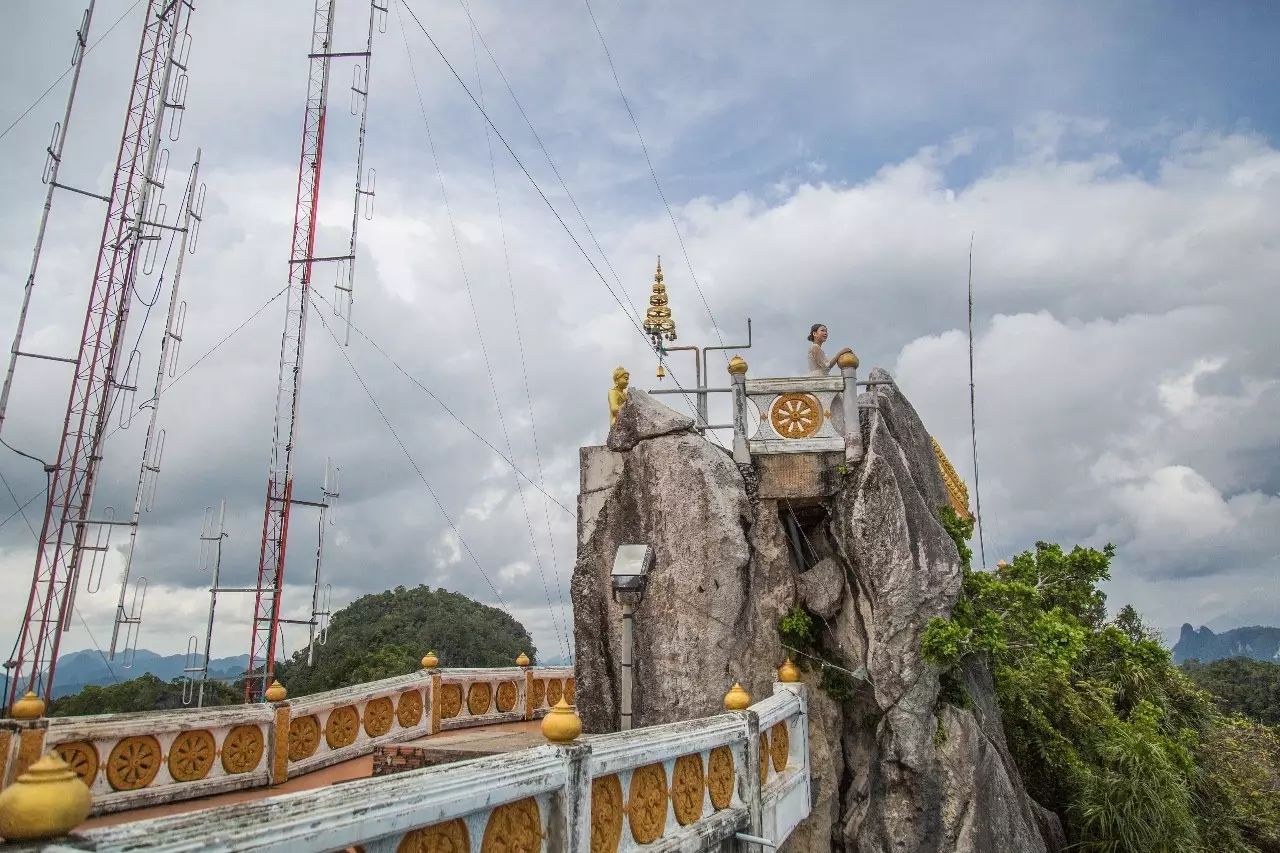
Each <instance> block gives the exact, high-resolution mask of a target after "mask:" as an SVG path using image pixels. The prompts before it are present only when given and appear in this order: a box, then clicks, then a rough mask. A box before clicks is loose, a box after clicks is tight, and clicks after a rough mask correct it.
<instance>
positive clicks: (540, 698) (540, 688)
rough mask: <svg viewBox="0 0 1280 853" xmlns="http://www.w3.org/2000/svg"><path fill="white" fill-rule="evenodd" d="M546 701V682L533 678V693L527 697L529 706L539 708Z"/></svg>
mask: <svg viewBox="0 0 1280 853" xmlns="http://www.w3.org/2000/svg"><path fill="white" fill-rule="evenodd" d="M546 701H547V682H545V681H543V680H542V679H541V678H535V679H534V680H533V694H532V695H531V696H530V697H529V708H530V709H533V708H541V707H542V706H543V705H544V704H545V703H546Z"/></svg>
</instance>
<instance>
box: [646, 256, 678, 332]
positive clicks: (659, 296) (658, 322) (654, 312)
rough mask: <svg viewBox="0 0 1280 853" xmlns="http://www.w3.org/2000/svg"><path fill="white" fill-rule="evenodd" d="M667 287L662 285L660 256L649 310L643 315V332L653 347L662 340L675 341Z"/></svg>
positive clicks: (674, 327) (674, 329) (674, 326)
mask: <svg viewBox="0 0 1280 853" xmlns="http://www.w3.org/2000/svg"><path fill="white" fill-rule="evenodd" d="M667 303H668V299H667V286H666V285H665V284H663V283H662V256H661V255H659V256H658V268H657V270H656V271H655V272H654V273H653V292H652V293H651V294H649V310H648V311H646V312H645V315H644V330H645V333H646V334H647V335H649V337H650V338H652V339H653V345H654V346H655V347H657V346H660V345H661V342H662V341H664V340H667V341H674V340H675V339H676V324H675V321H674V320H672V319H671V307H670V306H669V305H668V304H667Z"/></svg>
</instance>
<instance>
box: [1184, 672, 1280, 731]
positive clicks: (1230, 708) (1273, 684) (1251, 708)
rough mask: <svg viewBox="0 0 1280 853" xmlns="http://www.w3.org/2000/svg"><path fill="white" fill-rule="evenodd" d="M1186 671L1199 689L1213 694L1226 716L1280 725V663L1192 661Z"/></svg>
mask: <svg viewBox="0 0 1280 853" xmlns="http://www.w3.org/2000/svg"><path fill="white" fill-rule="evenodd" d="M1182 671H1183V672H1185V673H1186V674H1187V677H1188V678H1190V679H1191V680H1192V681H1194V682H1195V683H1196V686H1198V687H1200V688H1201V689H1203V690H1208V691H1209V692H1210V693H1212V694H1213V698H1214V701H1215V702H1216V703H1217V706H1218V710H1220V711H1222V712H1223V713H1224V714H1241V715H1243V716H1246V717H1248V718H1249V719H1251V720H1256V721H1258V722H1259V723H1266V724H1267V725H1269V726H1280V664H1274V663H1267V662H1266V661H1260V660H1251V659H1249V658H1225V659H1223V660H1216V661H1213V662H1212V663H1201V662H1200V661H1198V660H1189V661H1186V662H1184V663H1183V664H1182Z"/></svg>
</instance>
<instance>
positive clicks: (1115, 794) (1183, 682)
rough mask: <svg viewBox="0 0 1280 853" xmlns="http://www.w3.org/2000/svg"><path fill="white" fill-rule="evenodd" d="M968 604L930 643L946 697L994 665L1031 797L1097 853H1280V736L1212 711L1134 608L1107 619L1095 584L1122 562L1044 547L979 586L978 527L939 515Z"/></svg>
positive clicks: (1080, 845) (957, 697) (1101, 553)
mask: <svg viewBox="0 0 1280 853" xmlns="http://www.w3.org/2000/svg"><path fill="white" fill-rule="evenodd" d="M942 514H943V520H944V524H945V526H946V527H947V528H948V530H949V531H950V532H951V533H952V535H953V537H954V538H955V539H956V541H957V545H959V546H961V556H962V563H963V571H964V581H963V591H962V594H961V598H960V601H959V603H958V604H957V606H956V608H955V610H954V611H953V613H952V616H951V618H949V619H942V618H939V619H935V620H933V621H932V622H931V623H930V625H929V628H928V630H927V631H926V633H925V636H924V640H923V651H924V653H925V656H926V658H928V659H929V660H931V661H933V662H935V663H937V664H939V665H940V666H942V667H943V672H942V678H943V685H944V694H943V695H944V697H945V698H947V699H949V700H950V701H952V702H954V703H955V704H961V705H963V704H965V702H966V700H967V697H966V696H965V695H964V690H963V687H962V686H961V684H962V679H961V678H960V670H961V668H962V667H963V666H965V665H966V664H967V663H968V662H969V661H970V660H973V659H975V658H984V659H986V660H987V661H988V662H989V664H990V666H991V669H992V673H993V676H994V678H995V683H996V690H997V695H998V698H999V702H1000V709H1001V713H1002V715H1003V717H1004V727H1005V732H1006V735H1007V737H1008V741H1009V748H1010V751H1011V752H1012V753H1013V757H1014V760H1015V761H1016V763H1017V765H1018V769H1019V770H1020V771H1021V774H1022V776H1023V779H1024V781H1025V783H1026V785H1027V789H1028V791H1029V792H1030V793H1031V795H1032V796H1033V797H1034V798H1035V799H1036V800H1037V801H1038V802H1039V803H1041V804H1042V805H1044V806H1045V807H1047V808H1049V809H1052V810H1053V811H1055V812H1057V813H1058V814H1059V815H1060V816H1062V817H1063V820H1064V824H1065V829H1066V831H1067V836H1068V839H1069V841H1070V842H1071V843H1072V844H1073V845H1076V846H1075V847H1073V849H1078V850H1083V851H1097V853H1160V852H1161V851H1168V853H1174V851H1179V853H1181V851H1190V853H1210V851H1213V853H1219V851H1240V853H1243V851H1268V852H1269V851H1280V733H1277V731H1276V730H1274V729H1271V728H1269V727H1267V726H1264V725H1260V724H1258V723H1257V722H1254V721H1252V720H1249V719H1246V718H1245V717H1242V716H1236V715H1232V714H1230V713H1226V712H1224V711H1223V710H1221V709H1219V708H1218V707H1216V706H1215V703H1214V700H1213V698H1212V697H1211V696H1210V695H1209V694H1207V693H1205V692H1204V691H1202V690H1200V689H1198V688H1197V687H1196V686H1195V684H1193V683H1192V682H1191V680H1190V679H1188V678H1187V677H1186V676H1185V675H1184V674H1183V673H1182V672H1181V671H1180V670H1179V669H1178V668H1177V667H1175V666H1174V665H1173V663H1172V661H1171V659H1170V655H1169V652H1168V651H1167V650H1165V648H1164V647H1163V646H1162V645H1161V644H1160V643H1159V641H1158V639H1157V638H1156V636H1155V635H1154V633H1153V632H1151V631H1149V630H1148V629H1147V627H1146V626H1145V625H1144V624H1143V622H1142V619H1141V617H1140V616H1139V615H1138V613H1137V612H1136V611H1135V610H1134V609H1133V608H1132V607H1124V608H1122V609H1121V610H1120V611H1119V613H1117V614H1116V616H1115V617H1114V618H1113V619H1110V620H1108V619H1107V611H1106V596H1105V595H1104V594H1103V593H1102V591H1101V590H1100V589H1099V588H1098V584H1099V583H1101V582H1102V581H1104V580H1107V579H1108V578H1109V577H1110V573H1109V570H1110V563H1111V559H1112V557H1113V556H1114V554H1115V551H1114V548H1112V547H1111V546H1110V545H1108V546H1106V547H1105V548H1103V549H1102V550H1097V549H1093V548H1083V547H1076V548H1073V549H1072V550H1071V551H1069V552H1065V551H1063V549H1062V548H1061V547H1059V546H1058V545H1054V544H1049V543H1045V542H1039V543H1036V546H1035V549H1034V550H1032V551H1027V552H1026V553H1023V554H1019V555H1018V556H1017V557H1015V558H1014V559H1013V561H1012V562H1011V563H1008V564H1003V565H1000V566H998V567H997V568H996V569H995V570H994V571H991V572H985V571H975V570H973V568H972V566H971V565H970V560H971V553H970V552H969V550H968V548H967V546H966V545H965V542H964V540H965V539H967V538H968V536H969V535H971V534H972V522H965V521H964V520H961V519H958V518H956V517H955V515H954V513H952V512H951V511H950V509H949V508H945V509H943V510H942Z"/></svg>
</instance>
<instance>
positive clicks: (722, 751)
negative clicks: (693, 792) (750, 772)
mask: <svg viewBox="0 0 1280 853" xmlns="http://www.w3.org/2000/svg"><path fill="white" fill-rule="evenodd" d="M733 782H734V779H733V750H731V749H729V747H727V746H717V747H716V748H715V749H713V750H711V755H709V756H708V757H707V793H709V794H710V795H711V805H713V806H715V808H716V809H717V810H719V809H727V808H729V803H731V802H732V801H733Z"/></svg>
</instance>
